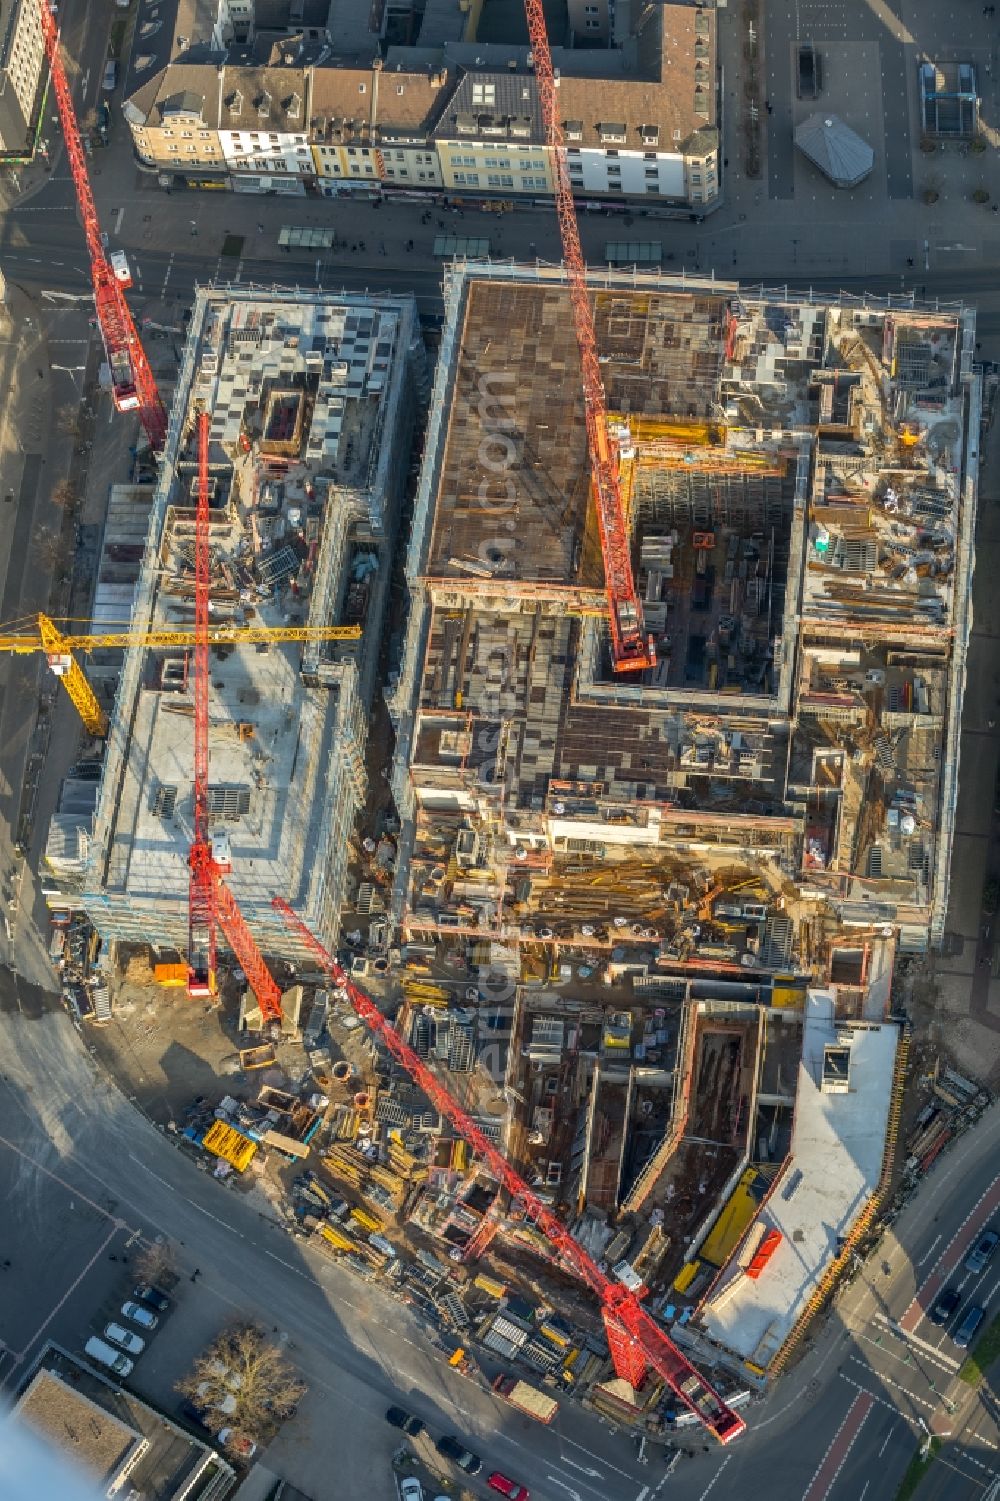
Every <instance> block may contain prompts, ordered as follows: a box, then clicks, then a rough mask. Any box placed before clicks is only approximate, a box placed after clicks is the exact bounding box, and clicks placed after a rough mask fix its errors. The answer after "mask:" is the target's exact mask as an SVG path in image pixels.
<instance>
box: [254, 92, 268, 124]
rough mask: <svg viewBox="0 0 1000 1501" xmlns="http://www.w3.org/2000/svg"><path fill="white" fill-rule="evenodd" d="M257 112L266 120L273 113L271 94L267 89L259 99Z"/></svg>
mask: <svg viewBox="0 0 1000 1501" xmlns="http://www.w3.org/2000/svg"><path fill="white" fill-rule="evenodd" d="M257 113H258V115H259V116H260V118H261V119H262V120H266V119H267V117H268V115H269V114H270V113H271V96H270V94H269V93H268V92H267V90H266V89H265V90H264V92H263V94H261V95H260V96H259V98H258V100H257Z"/></svg>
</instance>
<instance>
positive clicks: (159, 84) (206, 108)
mask: <svg viewBox="0 0 1000 1501" xmlns="http://www.w3.org/2000/svg"><path fill="white" fill-rule="evenodd" d="M187 109H190V110H191V111H192V112H193V113H196V114H198V115H199V116H200V117H201V119H202V120H203V121H204V122H205V124H206V125H208V126H211V127H213V128H214V127H215V125H216V124H217V123H218V118H219V70H218V68H217V67H215V66H214V65H211V64H205V63H173V64H172V65H171V66H170V67H169V68H163V69H161V71H160V72H159V73H157V74H156V76H155V77H154V78H151V79H150V80H149V82H148V83H145V84H143V86H142V88H141V89H140V90H139V91H138V93H136V94H133V95H132V97H131V99H129V100H128V101H127V103H126V105H125V110H124V113H125V116H126V118H127V119H128V120H130V121H131V122H132V123H134V124H137V125H151V126H159V125H162V124H163V123H164V119H165V117H166V116H167V115H169V114H170V113H172V112H175V111H177V110H187Z"/></svg>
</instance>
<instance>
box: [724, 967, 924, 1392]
mask: <svg viewBox="0 0 1000 1501" xmlns="http://www.w3.org/2000/svg"><path fill="white" fill-rule="evenodd" d="M834 1010H835V1001H834V995H833V992H832V991H827V990H810V991H809V993H808V996H807V999H806V1006H805V1012H804V1017H803V1024H804V1033H803V1047H802V1062H801V1063H800V1065H799V1072H798V1085H797V1090H796V1097H795V1127H794V1130H793V1133H792V1145H791V1152H790V1154H789V1160H788V1163H787V1165H786V1167H785V1170H784V1172H783V1173H782V1175H781V1177H780V1179H779V1180H778V1183H777V1185H776V1188H775V1191H774V1192H773V1193H772V1194H771V1196H770V1198H769V1199H768V1201H767V1205H766V1207H765V1208H764V1210H763V1211H762V1212H761V1214H760V1215H759V1216H758V1223H760V1224H762V1225H763V1226H764V1228H765V1233H766V1232H767V1231H770V1230H777V1231H778V1232H779V1233H780V1236H781V1239H780V1241H779V1243H778V1245H777V1248H776V1249H775V1251H774V1252H773V1254H772V1255H771V1257H770V1259H769V1260H768V1261H767V1263H766V1265H765V1266H764V1267H763V1268H762V1269H761V1271H760V1274H759V1276H757V1277H756V1278H753V1277H751V1276H749V1275H747V1273H746V1271H745V1270H744V1268H743V1267H742V1266H740V1265H739V1264H738V1263H737V1264H734V1265H731V1266H730V1267H729V1268H727V1270H726V1271H725V1272H724V1273H723V1275H722V1277H721V1278H720V1281H719V1284H718V1286H717V1287H716V1288H715V1289H713V1293H712V1297H711V1299H710V1300H709V1302H708V1304H707V1305H706V1308H705V1311H704V1321H705V1325H706V1327H707V1329H708V1331H709V1333H710V1334H711V1336H712V1337H713V1338H714V1339H716V1340H718V1342H719V1343H720V1344H722V1345H725V1346H726V1347H727V1348H729V1349H731V1350H734V1351H735V1352H737V1353H738V1354H739V1355H740V1356H742V1357H743V1358H744V1359H761V1358H763V1360H764V1363H765V1364H766V1360H767V1358H769V1357H768V1355H763V1357H762V1352H761V1350H760V1348H759V1347H760V1346H761V1344H762V1343H766V1344H767V1347H768V1351H769V1353H770V1354H773V1352H774V1350H775V1349H777V1348H778V1346H779V1345H780V1343H781V1342H782V1341H783V1340H784V1338H785V1336H786V1334H787V1333H788V1331H789V1330H790V1329H791V1328H792V1327H793V1326H794V1324H795V1323H796V1321H797V1320H798V1319H799V1318H800V1317H801V1315H802V1313H803V1311H804V1309H805V1306H806V1304H807V1303H808V1301H809V1299H810V1297H811V1296H812V1294H813V1292H814V1291H815V1288H816V1285H817V1283H818V1282H819V1280H820V1278H821V1276H822V1275H823V1272H824V1270H825V1269H826V1267H827V1265H828V1264H829V1262H830V1260H831V1259H832V1257H833V1256H834V1255H835V1254H836V1250H837V1244H838V1240H839V1238H840V1237H842V1236H844V1235H846V1234H847V1233H848V1231H849V1230H850V1228H851V1226H852V1225H853V1224H854V1222H855V1220H856V1219H857V1217H858V1215H859V1214H860V1213H861V1210H862V1209H863V1208H864V1205H865V1204H866V1203H867V1201H868V1199H869V1197H870V1195H871V1194H872V1193H873V1191H874V1189H875V1187H876V1185H877V1183H878V1180H879V1175H880V1173H881V1171H882V1158H883V1154H884V1150H885V1133H886V1125H887V1121H888V1115H889V1099H890V1093H891V1084H892V1075H893V1068H894V1065H895V1059H896V1043H897V1040H898V1030H897V1028H896V1027H895V1026H894V1025H891V1024H888V1023H883V1024H882V1025H881V1026H871V1025H861V1026H858V1027H854V1026H851V1025H847V1026H844V1025H843V1024H838V1023H837V1022H836V1021H835V1019H834ZM834 1047H836V1048H838V1049H840V1048H843V1047H847V1048H848V1049H849V1062H848V1063H847V1065H846V1073H843V1074H842V1075H841V1073H840V1072H839V1071H838V1072H836V1073H835V1072H834V1071H833V1070H832V1068H831V1066H830V1061H829V1054H828V1052H827V1049H829V1048H834ZM841 1086H843V1087H841Z"/></svg>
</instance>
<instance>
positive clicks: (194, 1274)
mask: <svg viewBox="0 0 1000 1501" xmlns="http://www.w3.org/2000/svg"><path fill="white" fill-rule="evenodd" d="M200 1276H201V1267H200V1266H196V1267H195V1269H194V1271H193V1272H192V1273H191V1281H192V1282H197V1281H198V1278H199V1277H200Z"/></svg>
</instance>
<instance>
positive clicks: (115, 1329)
mask: <svg viewBox="0 0 1000 1501" xmlns="http://www.w3.org/2000/svg"><path fill="white" fill-rule="evenodd" d="M104 1338H105V1339H109V1340H110V1341H111V1343H112V1344H113V1345H121V1347H122V1349H123V1350H127V1351H128V1353H129V1354H130V1355H141V1354H142V1352H143V1350H145V1348H146V1341H145V1340H144V1339H143V1338H142V1337H141V1336H140V1335H138V1334H133V1332H132V1330H131V1329H125V1328H123V1326H122V1325H121V1324H105V1326H104Z"/></svg>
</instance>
